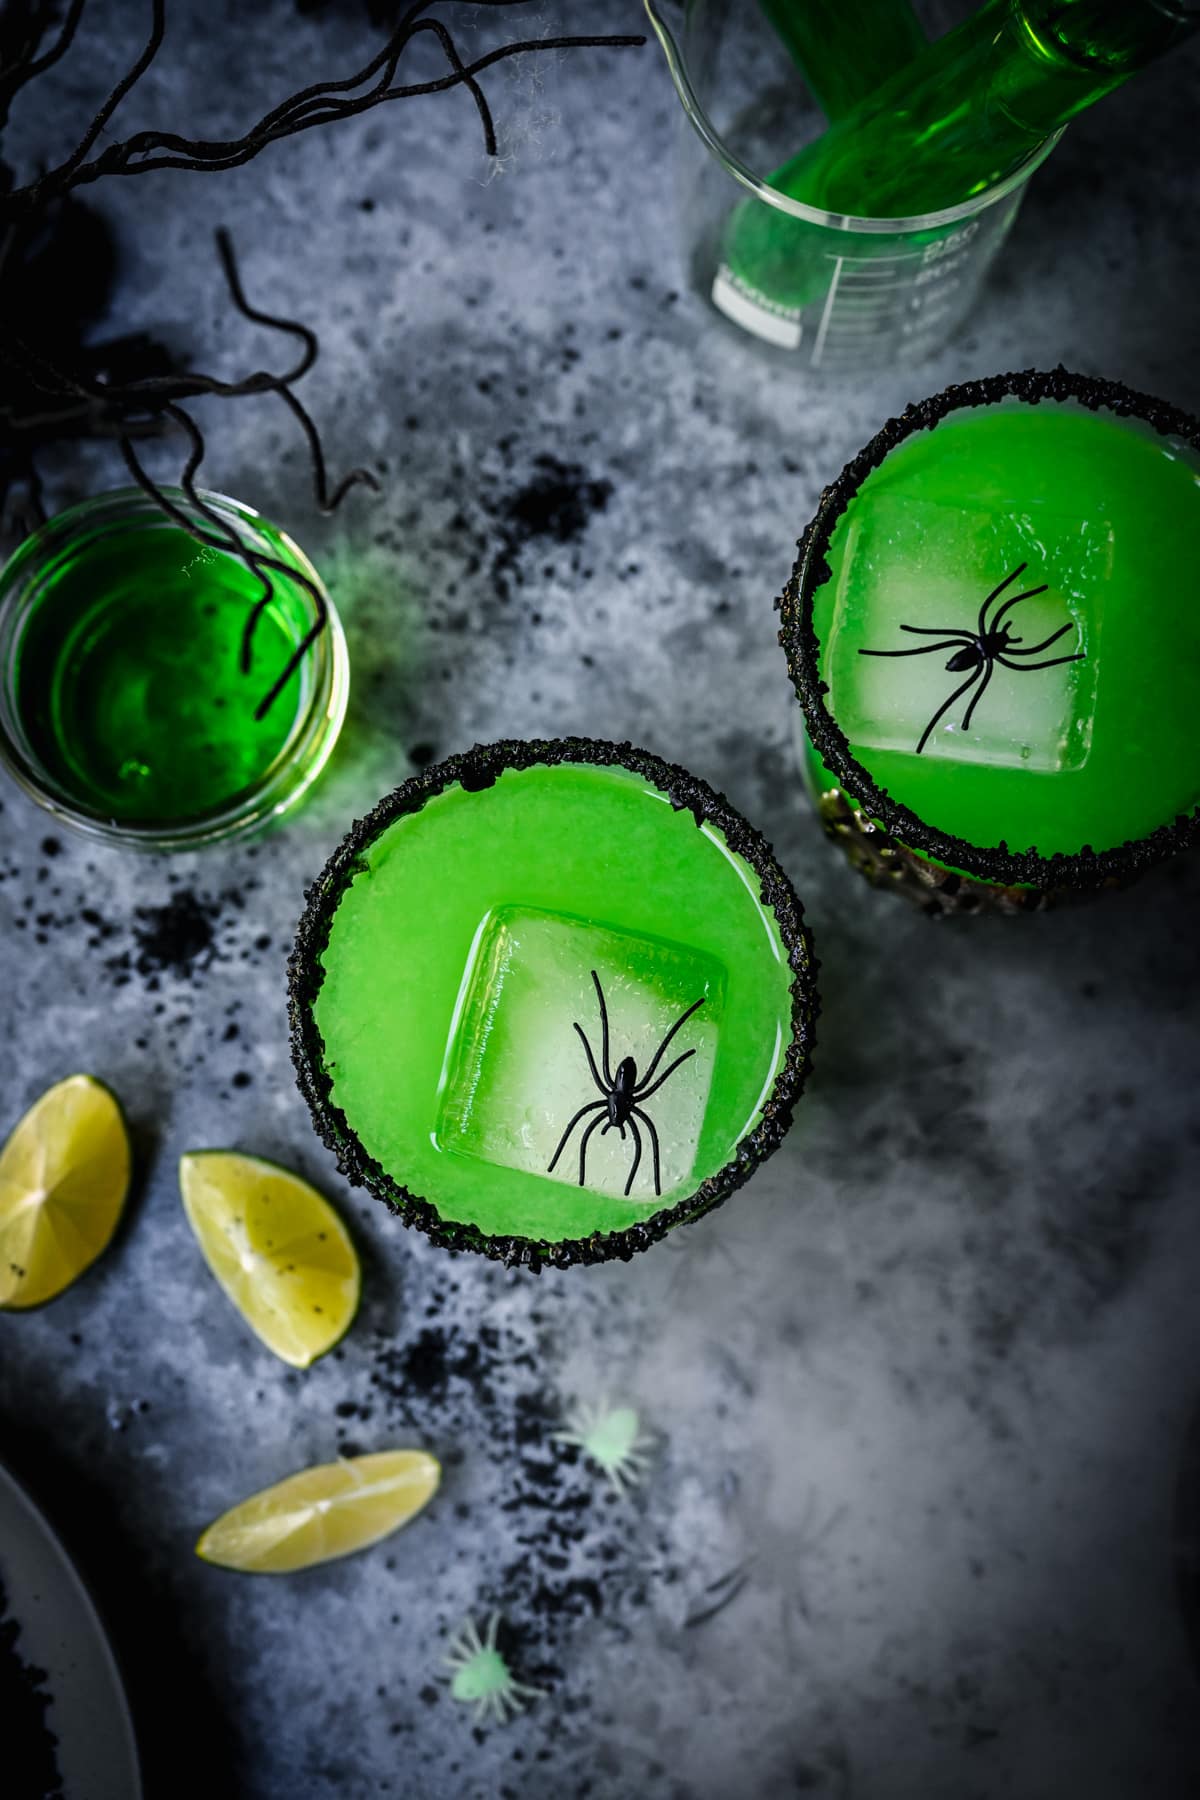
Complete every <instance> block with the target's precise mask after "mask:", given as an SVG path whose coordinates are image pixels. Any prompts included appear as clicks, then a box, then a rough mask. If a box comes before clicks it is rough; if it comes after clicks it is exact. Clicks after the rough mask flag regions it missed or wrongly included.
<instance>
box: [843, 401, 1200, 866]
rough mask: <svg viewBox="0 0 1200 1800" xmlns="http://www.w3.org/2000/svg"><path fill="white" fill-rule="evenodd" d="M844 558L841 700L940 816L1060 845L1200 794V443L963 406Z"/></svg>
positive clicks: (868, 744) (1079, 845)
mask: <svg viewBox="0 0 1200 1800" xmlns="http://www.w3.org/2000/svg"><path fill="white" fill-rule="evenodd" d="M826 555H827V560H828V562H829V566H830V570H831V574H830V578H829V579H828V580H827V581H825V582H823V583H822V585H821V586H820V587H819V588H817V589H816V591H815V594H814V610H813V625H814V630H815V633H816V637H817V639H818V643H819V669H820V674H821V677H822V679H823V680H824V681H825V682H826V683H827V684H828V690H829V691H828V695H827V699H826V706H827V710H828V711H829V713H830V714H831V715H832V717H833V718H834V719H835V720H836V722H837V724H838V725H839V727H840V728H841V730H842V732H843V733H844V734H845V735H846V737H847V739H848V741H849V745H850V750H851V754H852V755H853V756H854V758H855V759H856V761H857V762H858V763H859V764H860V765H861V766H862V767H863V768H864V769H865V770H866V771H867V773H868V774H869V776H870V777H871V778H872V779H873V781H874V782H875V783H876V784H877V785H878V786H879V787H882V788H885V789H886V790H887V792H888V793H889V794H890V795H891V797H892V799H893V800H894V801H897V802H899V803H901V804H903V805H904V806H906V807H908V808H909V809H910V810H911V811H912V812H913V813H915V814H916V815H917V817H918V818H919V819H921V820H922V821H924V822H925V823H926V824H928V825H930V826H934V827H936V828H937V829H938V830H939V831H942V832H945V833H947V834H950V835H952V836H954V837H958V838H961V839H964V840H965V841H966V842H967V843H968V844H972V845H979V846H993V845H996V844H998V843H1000V842H1004V843H1006V844H1007V846H1008V848H1009V850H1010V851H1014V852H1024V851H1026V850H1029V849H1033V848H1036V849H1037V850H1038V851H1039V852H1040V853H1041V854H1042V855H1044V856H1049V855H1051V854H1053V853H1056V852H1067V853H1076V852H1078V851H1080V850H1082V849H1083V848H1084V847H1085V846H1090V847H1091V848H1092V849H1093V850H1096V851H1100V850H1105V849H1111V848H1115V847H1117V846H1119V845H1121V844H1123V843H1126V842H1128V841H1131V840H1136V839H1139V838H1142V837H1144V836H1146V835H1147V834H1148V833H1149V832H1151V831H1153V830H1154V829H1155V828H1156V827H1158V826H1160V825H1163V824H1165V823H1169V822H1171V821H1173V820H1174V819H1175V818H1176V817H1177V816H1178V815H1181V814H1187V813H1190V812H1191V811H1192V810H1193V809H1194V808H1195V806H1196V804H1197V801H1198V799H1200V737H1198V736H1197V731H1196V707H1197V699H1198V696H1200V687H1198V683H1197V670H1198V669H1200V612H1198V611H1197V608H1196V605H1195V595H1194V587H1195V571H1196V569H1197V568H1198V567H1200V458H1198V457H1197V454H1196V452H1195V451H1194V450H1193V449H1191V448H1190V447H1189V446H1188V445H1187V444H1185V443H1184V442H1183V441H1182V440H1180V439H1178V438H1172V437H1163V436H1161V435H1159V434H1157V433H1156V432H1154V431H1153V430H1151V429H1150V428H1149V427H1148V426H1146V425H1143V424H1141V423H1140V422H1138V421H1137V420H1122V419H1118V418H1116V417H1115V416H1113V415H1111V414H1105V413H1103V412H1101V413H1099V414H1097V413H1093V412H1091V411H1088V410H1085V409H1084V408H1082V407H1079V406H1076V405H1074V404H1055V403H1052V402H1048V401H1043V402H1042V403H1041V404H1038V405H1030V404H1026V403H1022V402H1021V401H1019V400H1016V399H1008V400H1004V401H1002V402H1000V403H998V404H995V405H991V406H983V407H975V408H971V407H964V408H963V409H961V410H959V411H955V412H951V413H950V414H949V415H948V416H947V417H945V418H943V419H942V420H941V421H940V422H939V423H938V424H937V425H936V426H935V427H934V428H933V429H925V430H919V431H916V432H914V433H913V434H912V435H911V436H908V437H906V438H904V439H903V440H902V441H901V442H900V443H899V444H898V445H897V446H896V447H895V448H894V449H893V450H892V451H891V452H890V453H889V455H888V456H887V457H886V459H885V460H884V462H883V463H882V464H881V465H880V467H878V468H877V469H875V470H873V471H872V472H871V473H870V474H869V475H868V476H867V477H866V478H865V480H863V481H862V483H861V484H860V485H859V487H858V489H857V491H856V492H855V494H854V495H853V496H852V498H851V499H850V501H849V503H848V505H847V507H846V509H845V511H844V512H843V514H842V515H841V517H840V518H839V519H838V520H837V522H836V525H835V527H834V529H833V532H832V535H831V538H830V543H829V546H828V549H827V552H826ZM1021 595H1027V597H1026V598H1019V597H1018V596H1021ZM989 596H994V597H993V598H991V599H990V601H989ZM985 602H987V604H986V606H985ZM989 631H991V632H992V633H993V635H992V637H991V638H990V640H989V641H988V642H987V643H986V644H984V645H983V646H982V650H986V651H987V652H988V653H989V659H990V662H991V666H990V670H989V667H988V663H987V661H985V659H984V657H983V655H982V651H981V648H980V645H979V639H980V637H981V634H985V633H987V632H989ZM972 639H974V640H975V644H976V648H975V649H972V647H971V640H972ZM1067 659H1069V660H1067ZM951 664H953V667H951V666H950V665H951ZM985 675H986V677H987V680H986V683H985V682H984V677H985ZM956 691H957V692H959V698H958V699H957V700H955V701H953V702H952V703H951V704H950V705H949V706H946V702H947V701H948V700H949V698H950V696H952V695H954V694H955V693H956ZM943 709H944V710H943ZM836 784H837V783H836V777H834V776H833V775H831V774H830V775H828V785H830V786H833V785H836Z"/></svg>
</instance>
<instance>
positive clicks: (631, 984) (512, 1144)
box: [436, 906, 725, 1201]
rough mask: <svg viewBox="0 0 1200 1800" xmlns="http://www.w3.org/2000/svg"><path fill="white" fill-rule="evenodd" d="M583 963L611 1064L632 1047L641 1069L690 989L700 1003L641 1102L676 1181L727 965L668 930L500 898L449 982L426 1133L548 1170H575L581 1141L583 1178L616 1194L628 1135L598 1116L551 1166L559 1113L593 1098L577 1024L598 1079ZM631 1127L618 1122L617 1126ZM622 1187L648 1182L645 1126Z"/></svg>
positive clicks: (689, 1154)
mask: <svg viewBox="0 0 1200 1800" xmlns="http://www.w3.org/2000/svg"><path fill="white" fill-rule="evenodd" d="M592 970H595V972H596V974H597V975H598V977H599V980H600V985H601V987H602V988H603V991H604V1000H605V1004H606V1006H607V1009H608V1019H609V1032H610V1036H609V1069H610V1071H611V1073H613V1074H615V1073H616V1069H617V1065H618V1063H619V1062H620V1061H621V1059H622V1058H624V1057H626V1056H632V1057H633V1058H634V1061H635V1063H636V1065H637V1079H638V1081H642V1080H643V1079H644V1072H645V1070H646V1069H647V1068H648V1066H649V1064H650V1062H651V1060H652V1058H653V1056H654V1053H655V1050H656V1049H657V1048H658V1046H659V1044H660V1043H661V1042H662V1040H663V1038H664V1037H665V1036H666V1034H667V1032H668V1031H669V1030H670V1029H671V1027H672V1026H673V1025H674V1024H675V1022H676V1020H677V1019H678V1018H679V1016H680V1014H681V1013H683V1012H684V1011H685V1010H686V1009H687V1008H688V1007H689V1006H690V1005H691V1004H692V1002H693V1001H694V1000H699V999H700V998H701V997H703V999H704V1005H703V1006H701V1007H700V1008H699V1010H698V1011H697V1012H695V1013H693V1014H692V1016H691V1018H690V1019H688V1021H687V1022H686V1024H685V1025H684V1026H683V1027H682V1029H681V1030H680V1031H679V1033H678V1035H677V1036H676V1037H675V1038H673V1039H672V1041H671V1045H670V1047H669V1049H668V1051H667V1053H666V1054H665V1055H664V1056H663V1058H662V1061H661V1062H660V1063H659V1065H658V1069H657V1071H656V1072H655V1076H654V1079H655V1080H657V1079H658V1077H659V1076H660V1075H662V1073H663V1072H664V1070H665V1069H666V1068H667V1067H668V1066H669V1065H670V1063H671V1062H672V1061H673V1060H674V1058H675V1057H677V1056H681V1055H682V1054H683V1052H684V1051H685V1050H694V1051H695V1055H694V1056H690V1057H689V1058H688V1060H687V1061H686V1062H685V1063H684V1064H683V1065H682V1066H681V1067H680V1068H679V1069H677V1070H676V1071H675V1073H674V1074H673V1075H672V1076H671V1077H670V1079H669V1080H668V1081H667V1082H666V1083H665V1084H664V1085H663V1086H662V1087H661V1088H659V1089H658V1091H657V1093H655V1094H653V1095H652V1096H651V1097H649V1098H648V1099H647V1100H646V1103H645V1110H646V1112H647V1113H648V1115H649V1117H650V1118H651V1119H652V1120H653V1122H654V1126H655V1129H656V1131H657V1133H658V1139H659V1144H660V1148H661V1167H660V1179H661V1191H662V1193H663V1194H667V1193H669V1192H671V1191H672V1190H673V1189H676V1188H679V1187H681V1186H683V1185H684V1184H685V1183H686V1182H687V1181H688V1178H689V1176H690V1175H691V1172H692V1169H693V1167H694V1166H695V1161H696V1152H697V1149H698V1147H699V1142H700V1132H701V1127H702V1125H703V1123H704V1112H705V1107H706V1104H707V1101H708V1094H709V1089H710V1087H711V1085H712V1075H713V1067H714V1063H715V1059H716V1052H717V1043H718V1039H719V1036H720V1023H721V1008H722V1001H723V996H724V987H725V980H724V971H723V969H722V968H721V965H720V964H719V963H717V962H716V961H714V959H713V958H712V957H710V956H707V955H705V954H704V953H703V952H700V951H697V950H693V949H690V948H688V947H687V946H686V945H682V944H677V943H671V942H668V941H667V940H665V939H660V938H651V937H643V936H641V935H633V934H630V933H629V932H625V931H622V930H620V929H619V928H617V927H615V926H609V925H602V924H596V923H593V922H590V921H587V920H584V919H577V918H572V917H570V916H569V915H567V914H562V913H551V912H541V911H538V910H536V909H534V908H531V907H521V906H505V907H499V908H496V909H495V910H493V911H492V912H491V913H489V914H488V915H487V917H486V918H485V919H484V920H483V921H482V923H481V925H480V927H479V930H478V932H477V933H476V935H475V941H474V944H473V946H472V951H471V955H470V957H469V959H468V963H467V967H466V969H465V971H464V973H463V979H462V984H461V986H460V989H459V995H458V1003H457V1005H456V1008H455V1013H454V1020H453V1023H452V1025H451V1029H450V1039H449V1043H448V1045H447V1049H446V1058H445V1063H444V1068H443V1077H442V1089H441V1104H440V1109H439V1115H438V1121H437V1129H436V1138H437V1143H438V1146H439V1148H441V1149H443V1150H447V1151H452V1152H457V1153H459V1154H461V1155H467V1156H473V1157H478V1158H480V1159H481V1160H483V1161H485V1162H490V1163H498V1164H501V1165H502V1166H503V1167H505V1168H510V1169H521V1170H523V1171H525V1172H526V1173H527V1174H530V1175H541V1176H544V1177H545V1178H546V1180H548V1181H555V1182H566V1183H571V1184H575V1183H577V1182H578V1180H579V1154H580V1144H581V1140H582V1136H583V1132H584V1130H585V1129H586V1128H587V1126H588V1125H589V1124H590V1123H591V1121H592V1120H593V1119H596V1118H599V1119H600V1125H599V1126H598V1128H597V1129H596V1130H595V1131H594V1132H593V1133H592V1135H591V1137H590V1139H589V1141H588V1146H587V1164H586V1185H587V1187H588V1188H589V1189H590V1190H592V1191H594V1192H596V1193H602V1194H609V1195H613V1196H617V1197H620V1196H623V1194H624V1190H625V1183H626V1180H627V1179H628V1176H629V1171H630V1168H631V1166H632V1162H633V1157H634V1143H633V1139H632V1137H631V1136H628V1135H627V1136H626V1138H625V1139H624V1140H623V1141H622V1139H621V1136H620V1134H619V1132H618V1131H616V1130H609V1131H607V1132H606V1131H605V1130H604V1125H605V1123H606V1122H607V1121H606V1116H605V1115H604V1114H602V1113H600V1112H598V1111H594V1112H590V1113H588V1114H587V1115H586V1116H585V1117H584V1118H583V1119H581V1120H580V1122H579V1124H578V1125H577V1126H576V1128H575V1130H574V1131H573V1132H572V1134H571V1137H570V1139H569V1140H568V1142H567V1144H566V1146H565V1148H564V1150H563V1152H562V1155H561V1157H560V1158H559V1161H558V1163H557V1165H556V1167H555V1169H554V1172H553V1174H551V1173H550V1172H549V1164H550V1161H551V1158H552V1157H553V1155H554V1151H555V1148H556V1146H557V1144H558V1141H559V1139H560V1138H561V1136H562V1134H563V1131H564V1130H565V1128H566V1125H567V1122H568V1120H570V1119H571V1117H572V1116H573V1115H574V1114H575V1113H576V1112H578V1110H579V1108H580V1107H581V1106H587V1105H590V1104H592V1103H593V1102H595V1101H599V1100H601V1093H600V1091H599V1090H598V1088H597V1087H596V1085H595V1083H594V1082H593V1080H592V1077H591V1074H590V1072H589V1069H588V1061H587V1056H586V1053H585V1051H584V1047H583V1044H582V1043H581V1042H580V1039H579V1034H578V1033H577V1032H576V1031H575V1030H574V1029H573V1027H574V1025H575V1023H576V1022H578V1024H579V1025H581V1026H582V1028H583V1030H584V1031H585V1032H586V1034H587V1038H588V1041H589V1043H590V1045H591V1047H592V1053H593V1055H594V1057H595V1059H596V1065H597V1068H598V1069H599V1071H600V1074H601V1076H602V1077H603V1075H604V1064H603V1033H602V1029H601V1022H600V1009H599V1005H598V1003H597V999H596V990H595V987H594V985H593V982H592ZM627 1129H628V1128H627ZM639 1130H640V1133H641V1137H642V1144H643V1150H642V1158H641V1162H640V1165H639V1167H638V1170H637V1175H636V1178H635V1181H634V1185H633V1188H632V1191H631V1193H630V1196H629V1198H630V1199H631V1200H637V1201H641V1200H644V1199H645V1198H646V1197H647V1196H648V1195H652V1194H653V1192H654V1165H653V1155H652V1147H651V1140H650V1134H649V1132H648V1131H647V1130H646V1128H645V1126H644V1124H643V1125H640V1126H639Z"/></svg>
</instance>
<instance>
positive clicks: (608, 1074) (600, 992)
mask: <svg viewBox="0 0 1200 1800" xmlns="http://www.w3.org/2000/svg"><path fill="white" fill-rule="evenodd" d="M592 980H593V982H594V983H595V986H596V998H597V1000H598V1001H599V1002H600V1027H601V1031H602V1033H603V1042H602V1044H601V1051H602V1060H603V1062H604V1079H605V1081H606V1082H607V1083H608V1085H609V1087H611V1086H612V1084H613V1078H612V1070H611V1069H610V1068H609V1066H608V1008H607V1006H605V1004H604V989H603V988H602V987H601V986H600V977H599V976H598V975H597V973H596V971H595V969H593V970H592ZM596 1086H597V1087H599V1086H600V1082H599V1079H597V1081H596Z"/></svg>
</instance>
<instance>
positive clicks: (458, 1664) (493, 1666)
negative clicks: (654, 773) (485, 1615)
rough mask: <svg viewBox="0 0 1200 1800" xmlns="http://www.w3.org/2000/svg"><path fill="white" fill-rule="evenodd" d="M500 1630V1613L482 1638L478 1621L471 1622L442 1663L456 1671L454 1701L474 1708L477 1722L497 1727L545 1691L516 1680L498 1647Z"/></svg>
mask: <svg viewBox="0 0 1200 1800" xmlns="http://www.w3.org/2000/svg"><path fill="white" fill-rule="evenodd" d="M499 1628H500V1614H499V1613H493V1614H492V1616H491V1618H490V1619H489V1620H488V1622H487V1631H486V1632H485V1634H484V1636H483V1637H482V1638H480V1636H479V1633H478V1631H476V1629H475V1621H474V1620H473V1619H468V1620H467V1621H466V1623H465V1624H464V1626H463V1628H462V1630H461V1631H460V1632H459V1634H458V1636H457V1637H456V1638H455V1639H454V1641H453V1643H452V1644H451V1645H450V1648H449V1650H448V1652H447V1653H446V1655H445V1657H444V1658H443V1659H442V1660H443V1661H444V1663H445V1665H446V1667H447V1668H448V1669H452V1670H453V1672H454V1673H453V1676H452V1679H451V1682H450V1692H451V1694H452V1695H453V1696H454V1698H455V1699H456V1700H461V1701H462V1703H463V1705H464V1706H474V1708H475V1717H476V1719H477V1720H478V1721H480V1722H482V1721H483V1720H484V1719H487V1718H493V1719H495V1721H496V1723H497V1725H504V1724H506V1723H507V1721H508V1720H509V1719H510V1718H511V1717H513V1716H514V1715H515V1714H517V1713H519V1712H524V1711H525V1706H524V1702H525V1700H534V1699H536V1698H537V1697H538V1696H539V1695H540V1694H541V1692H542V1690H541V1688H535V1687H526V1685H525V1683H524V1682H523V1681H517V1680H515V1679H514V1677H513V1675H512V1673H511V1671H510V1669H509V1666H508V1664H507V1663H506V1662H505V1660H504V1658H503V1656H501V1654H500V1652H499V1650H497V1648H496V1632H497V1631H498V1630H499Z"/></svg>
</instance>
